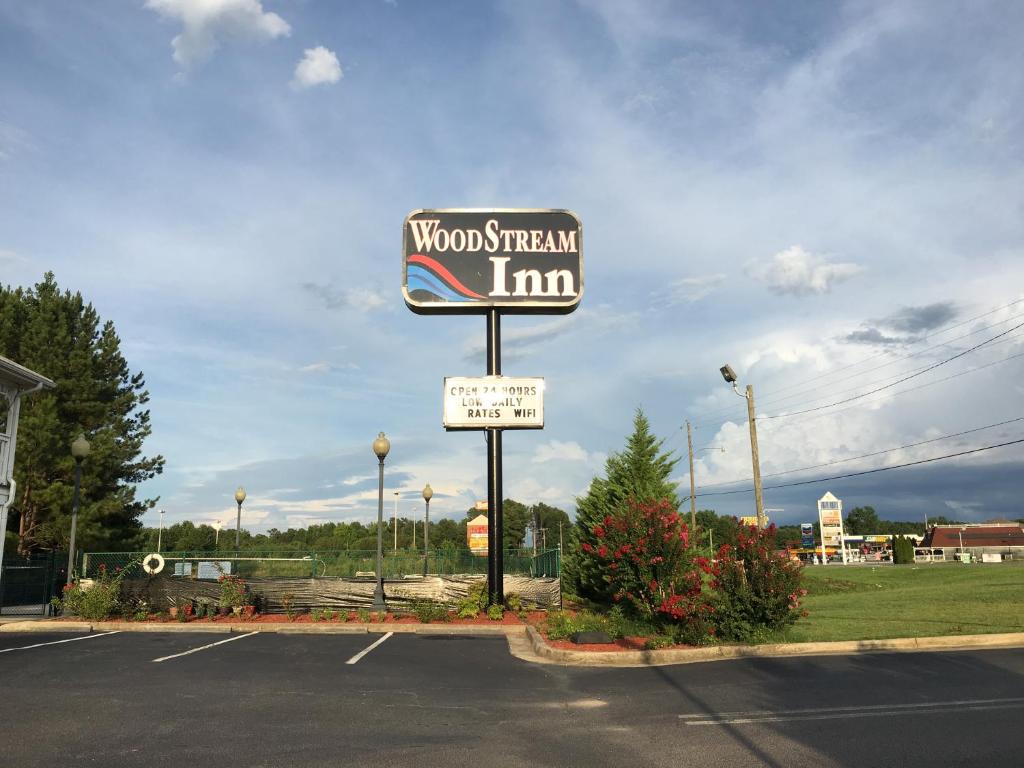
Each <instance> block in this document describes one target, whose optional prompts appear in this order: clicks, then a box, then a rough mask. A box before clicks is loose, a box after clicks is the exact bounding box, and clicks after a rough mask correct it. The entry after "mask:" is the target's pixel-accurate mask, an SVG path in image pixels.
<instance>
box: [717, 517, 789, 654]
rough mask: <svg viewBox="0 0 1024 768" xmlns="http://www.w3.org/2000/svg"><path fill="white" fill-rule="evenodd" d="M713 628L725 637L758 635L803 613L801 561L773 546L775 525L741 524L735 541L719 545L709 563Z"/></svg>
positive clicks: (770, 631)
mask: <svg viewBox="0 0 1024 768" xmlns="http://www.w3.org/2000/svg"><path fill="white" fill-rule="evenodd" d="M711 575H712V581H711V585H710V586H711V588H712V590H713V591H714V594H715V598H714V602H713V605H714V611H715V627H716V629H717V631H718V634H719V636H720V637H721V638H722V639H724V640H739V641H749V640H758V639H762V638H764V637H766V636H767V635H768V634H770V633H772V632H775V631H777V630H779V629H781V628H782V627H784V626H787V625H789V624H792V623H793V622H795V621H796V620H797V619H798V618H800V617H801V616H806V615H807V612H806V611H804V610H803V609H802V608H801V600H803V598H804V596H805V595H806V594H807V590H806V589H803V588H801V586H800V564H799V563H794V562H791V561H790V560H789V559H787V558H786V557H785V555H783V554H780V553H779V552H776V551H775V526H774V525H771V526H769V527H768V528H767V529H765V530H762V531H759V530H758V529H757V527H756V526H743V527H741V528H740V530H739V533H738V534H737V536H736V546H735V547H733V546H730V545H728V544H726V545H724V546H722V547H721V548H719V550H718V555H717V557H716V558H715V562H714V563H713V565H712V567H711Z"/></svg>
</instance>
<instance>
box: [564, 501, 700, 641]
mask: <svg viewBox="0 0 1024 768" xmlns="http://www.w3.org/2000/svg"><path fill="white" fill-rule="evenodd" d="M592 532H593V534H594V536H595V537H596V539H597V542H598V543H597V545H594V544H590V543H584V544H583V545H582V546H581V550H582V556H583V557H589V558H592V559H593V560H595V561H597V562H598V563H599V564H600V565H601V570H602V573H603V578H604V580H605V582H606V583H607V584H608V585H609V587H610V589H611V592H612V600H614V601H615V602H616V603H622V604H625V605H626V606H627V607H628V608H630V609H631V611H632V612H633V613H635V614H636V615H637V616H639V617H640V618H642V619H645V620H648V621H654V622H657V623H664V624H671V625H673V626H674V628H675V629H676V632H677V634H678V635H679V636H680V639H683V640H685V641H686V642H698V641H700V640H701V639H705V640H706V638H707V637H708V636H709V635H711V634H713V631H712V630H711V628H710V626H709V624H708V618H709V616H710V614H711V613H712V608H711V606H710V605H709V601H708V599H707V597H708V596H707V595H706V594H705V586H704V583H705V581H706V579H705V574H708V573H710V569H711V564H710V563H709V562H708V561H707V559H706V558H702V557H699V556H698V555H697V554H696V551H695V549H694V547H693V546H692V542H691V540H690V531H689V529H688V527H687V525H686V524H685V523H684V522H683V520H682V518H681V517H680V516H679V513H678V512H677V511H676V510H675V509H674V508H673V506H672V505H671V504H669V502H668V501H664V500H663V501H659V502H644V503H640V502H636V501H633V500H630V501H629V502H628V503H627V504H625V505H623V507H622V508H620V509H618V510H616V514H614V515H606V516H605V518H604V520H603V521H601V523H599V524H598V525H595V526H594V527H593V529H592Z"/></svg>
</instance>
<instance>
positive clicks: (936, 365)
mask: <svg viewBox="0 0 1024 768" xmlns="http://www.w3.org/2000/svg"><path fill="white" fill-rule="evenodd" d="M1018 328H1024V323H1018V324H1017V325H1015V326H1013V328H1010V329H1009V330H1006V331H1003V332H1002V333H998V334H996V335H995V336H992V337H991V338H989V339H986V340H985V341H983V342H981V343H980V344H975V345H974V346H973V347H971V348H969V349H965V350H964V351H963V352H958V353H957V354H955V355H953V356H952V357H947V358H946V359H945V360H940V361H939V362H937V363H933V364H932V365H929V366H928V367H927V368H923V369H922V370H919V371H918V372H916V373H912V374H910V375H909V376H904V377H903V378H902V379H898V380H897V381H894V382H892V383H891V384H886V385H885V386H882V387H878V388H876V389H872V390H869V391H867V392H863V393H861V394H859V395H854V396H853V397H848V398H846V399H845V400H837V401H836V402H834V403H829V404H828V405H816V406H814V407H813V408H805V409H804V410H802V411H793V412H792V413H778V414H775V415H774V416H761V417H760V418H761V419H783V418H786V417H788V416H799V415H800V414H802V413H811V412H812V411H820V410H823V409H825V408H834V407H835V406H837V405H843V404H844V403H850V402H853V401H854V400H860V399H861V398H862V397H867V396H868V395H873V394H875V393H876V392H881V391H882V390H885V389H889V387H895V386H896V385H897V384H902V383H903V382H905V381H910V380H911V379H916V378H917V377H918V376H923V375H924V374H926V373H928V372H929V371H934V370H935V369H936V368H939V367H940V366H943V365H946V364H947V363H951V362H953V361H954V360H958V359H960V358H961V357H963V356H964V355H969V354H970V353H971V352H974V351H975V350H978V349H981V348H982V347H984V346H985V345H986V344H990V343H992V342H993V341H995V340H996V339H1000V338H1002V337H1003V336H1006V335H1007V334H1009V333H1013V332H1014V331H1016V330H1017V329H1018Z"/></svg>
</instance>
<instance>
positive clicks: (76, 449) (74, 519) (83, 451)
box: [65, 434, 90, 584]
mask: <svg viewBox="0 0 1024 768" xmlns="http://www.w3.org/2000/svg"><path fill="white" fill-rule="evenodd" d="M89 447H90V446H89V441H88V440H86V439H85V435H84V434H80V435H79V436H78V437H76V438H75V440H74V442H72V443H71V455H72V456H73V457H74V459H75V490H74V492H73V493H72V495H71V541H70V542H69V544H68V576H67V581H66V582H65V583H66V584H70V583H71V574H72V572H73V571H74V569H75V531H76V529H77V528H78V491H79V488H80V487H81V485H82V461H83V460H84V459H85V458H86V457H87V456H88V455H89Z"/></svg>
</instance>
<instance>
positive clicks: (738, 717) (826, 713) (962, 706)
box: [679, 697, 1024, 725]
mask: <svg viewBox="0 0 1024 768" xmlns="http://www.w3.org/2000/svg"><path fill="white" fill-rule="evenodd" d="M1020 707H1024V697H1015V698H1006V699H967V700H962V701H935V702H917V703H914V704H867V705H864V706H860V707H821V708H819V709H783V710H778V711H771V710H758V711H753V712H722V713H717V714H716V713H705V714H692V715H679V719H680V720H684V721H685V724H686V725H744V724H750V723H778V722H785V721H789V720H834V719H840V718H854V717H857V718H860V717H883V716H889V715H934V714H940V713H942V712H963V711H965V710H966V711H982V710H991V709H1015V708H1020Z"/></svg>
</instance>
